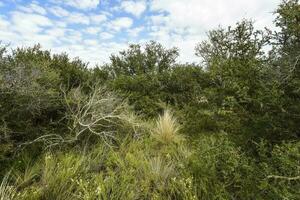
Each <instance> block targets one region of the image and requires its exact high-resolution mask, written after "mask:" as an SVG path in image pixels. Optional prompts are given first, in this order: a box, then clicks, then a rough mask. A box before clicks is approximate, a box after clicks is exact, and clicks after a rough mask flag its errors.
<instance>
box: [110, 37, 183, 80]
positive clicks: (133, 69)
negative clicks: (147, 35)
mask: <svg viewBox="0 0 300 200" xmlns="http://www.w3.org/2000/svg"><path fill="white" fill-rule="evenodd" d="M178 56H179V53H178V49H177V48H171V49H165V48H164V47H163V46H162V45H161V44H159V43H156V42H154V41H151V42H150V43H147V44H146V45H145V48H144V50H142V47H141V45H139V44H132V45H130V46H129V49H128V50H124V51H121V52H120V53H119V55H112V56H111V57H110V60H111V69H112V71H113V74H114V76H120V75H126V76H135V75H141V74H157V73H161V72H163V71H165V70H168V69H170V68H172V66H173V65H174V64H175V61H176V58H177V57H178Z"/></svg>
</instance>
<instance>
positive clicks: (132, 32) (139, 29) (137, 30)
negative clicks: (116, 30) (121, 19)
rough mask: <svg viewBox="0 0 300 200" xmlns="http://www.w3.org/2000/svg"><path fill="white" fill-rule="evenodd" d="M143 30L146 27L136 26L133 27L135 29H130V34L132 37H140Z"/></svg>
mask: <svg viewBox="0 0 300 200" xmlns="http://www.w3.org/2000/svg"><path fill="white" fill-rule="evenodd" d="M143 30H144V27H136V28H133V29H129V30H128V34H129V36H131V37H138V36H139V34H140V32H142V31H143Z"/></svg>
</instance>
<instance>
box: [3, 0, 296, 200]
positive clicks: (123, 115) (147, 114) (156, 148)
mask: <svg viewBox="0 0 300 200" xmlns="http://www.w3.org/2000/svg"><path fill="white" fill-rule="evenodd" d="M274 23H275V25H276V26H277V28H278V30H279V31H278V32H272V31H270V30H268V29H265V30H256V29H255V28H254V25H253V22H251V21H247V20H245V21H242V22H239V23H237V24H236V26H234V27H229V28H227V29H225V28H219V29H217V30H212V31H210V32H209V33H208V40H207V41H203V42H201V43H199V44H198V45H197V46H196V48H195V51H196V52H195V53H196V55H198V56H199V57H201V58H202V61H203V62H202V63H201V64H178V63H177V62H176V59H177V57H178V56H179V51H178V49H177V48H171V49H166V48H164V47H163V46H162V45H160V44H158V43H156V42H153V41H152V42H149V43H148V44H147V45H145V46H141V45H130V46H129V48H128V49H127V50H124V51H122V52H120V53H119V54H118V55H112V56H111V58H110V60H111V62H110V63H108V64H106V65H105V66H96V67H94V68H87V65H86V64H85V63H83V62H82V61H80V60H79V59H75V60H71V59H69V58H68V56H67V55H65V54H60V55H52V54H51V52H49V51H44V50H41V48H40V46H39V45H37V46H34V47H32V48H18V49H14V50H13V51H12V52H11V53H9V52H8V51H7V50H8V47H6V46H3V45H2V46H1V48H0V113H1V114H0V166H1V168H0V177H1V180H2V182H1V185H0V200H10V199H21V200H22V199H28V200H34V199H36V200H44V199H45V200H46V199H47V200H48V199H49V200H50V199H51V200H52V199H53V200H54V199H57V200H67V199H70V200H71V199H72V200H73V199H209V200H210V199H274V200H275V199H300V190H299V188H300V141H299V137H300V124H299V123H300V89H299V88H300V4H299V1H298V0H284V1H283V2H282V3H281V4H280V5H279V7H278V9H277V10H276V20H275V22H274Z"/></svg>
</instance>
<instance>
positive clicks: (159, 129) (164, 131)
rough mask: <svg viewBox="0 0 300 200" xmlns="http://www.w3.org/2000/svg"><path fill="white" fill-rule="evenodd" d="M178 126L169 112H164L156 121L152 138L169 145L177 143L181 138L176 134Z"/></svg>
mask: <svg viewBox="0 0 300 200" xmlns="http://www.w3.org/2000/svg"><path fill="white" fill-rule="evenodd" d="M179 129H180V125H179V124H178V122H177V120H176V118H175V117H174V116H173V114H172V113H171V112H170V111H169V110H165V112H164V114H163V115H160V116H159V118H158V120H157V121H156V127H155V128H154V130H153V133H152V135H153V137H154V138H155V139H157V140H158V141H159V142H162V143H165V144H170V143H179V142H181V141H182V140H183V137H182V136H181V135H179V134H178V132H179Z"/></svg>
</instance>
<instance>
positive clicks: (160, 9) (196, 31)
mask: <svg viewBox="0 0 300 200" xmlns="http://www.w3.org/2000/svg"><path fill="white" fill-rule="evenodd" d="M279 2H280V0H252V1H247V0H226V1H224V0H214V1H211V0H151V1H150V9H151V11H152V12H154V13H156V14H153V16H150V17H149V18H148V22H149V24H148V28H149V30H150V33H149V35H150V37H151V39H155V40H158V41H160V42H161V43H163V44H164V45H166V46H177V47H180V49H181V56H180V60H181V61H195V60H197V58H196V57H195V55H194V47H195V45H196V44H197V43H198V42H200V41H202V40H203V39H206V36H205V33H206V32H207V31H209V30H212V29H214V28H217V27H218V26H219V25H222V26H223V27H226V26H229V25H234V24H235V23H236V22H237V21H240V20H242V19H245V18H246V19H254V20H255V22H256V23H255V26H256V27H257V28H263V27H264V26H269V27H270V28H273V25H272V19H273V16H272V11H274V9H275V8H276V6H277V5H278V3H279Z"/></svg>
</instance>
